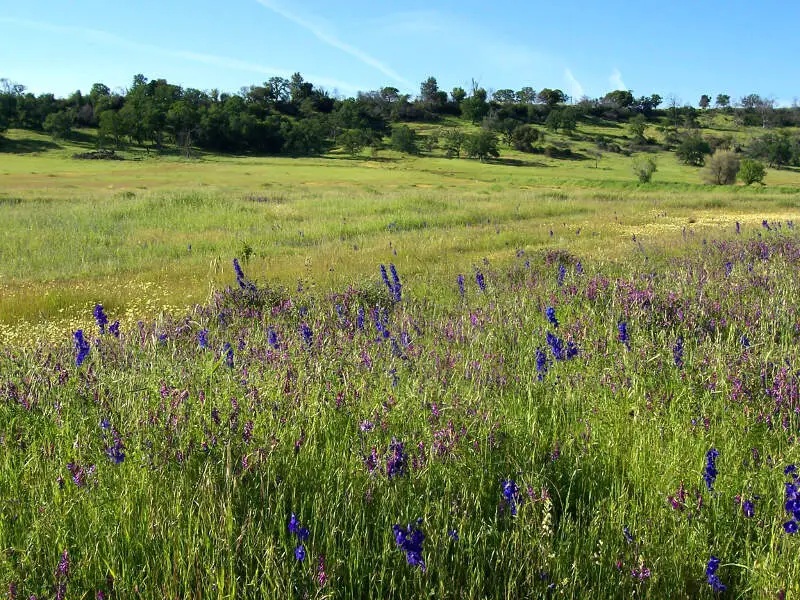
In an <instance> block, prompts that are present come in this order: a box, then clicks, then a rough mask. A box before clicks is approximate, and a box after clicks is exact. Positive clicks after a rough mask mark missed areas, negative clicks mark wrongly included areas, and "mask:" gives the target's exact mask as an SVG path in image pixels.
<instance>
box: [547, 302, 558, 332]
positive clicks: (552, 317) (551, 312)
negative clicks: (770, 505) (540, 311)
mask: <svg viewBox="0 0 800 600" xmlns="http://www.w3.org/2000/svg"><path fill="white" fill-rule="evenodd" d="M544 314H545V315H546V316H547V320H548V321H550V323H551V324H552V325H553V327H558V319H557V318H556V309H555V308H553V307H552V306H548V307H547V308H546V309H545V311H544Z"/></svg>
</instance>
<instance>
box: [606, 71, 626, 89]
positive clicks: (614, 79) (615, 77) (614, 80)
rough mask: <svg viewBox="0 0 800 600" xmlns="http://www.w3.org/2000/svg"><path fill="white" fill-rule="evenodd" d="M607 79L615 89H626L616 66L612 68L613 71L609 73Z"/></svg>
mask: <svg viewBox="0 0 800 600" xmlns="http://www.w3.org/2000/svg"><path fill="white" fill-rule="evenodd" d="M608 81H609V83H610V84H611V85H612V87H613V89H615V90H627V89H628V86H627V85H625V82H624V81H622V73H620V72H619V69H617V68H616V67H615V68H614V72H613V73H611V76H610V77H609V78H608Z"/></svg>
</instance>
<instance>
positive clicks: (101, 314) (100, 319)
mask: <svg viewBox="0 0 800 600" xmlns="http://www.w3.org/2000/svg"><path fill="white" fill-rule="evenodd" d="M94 320H95V321H97V326H98V327H99V328H100V333H105V332H106V325H107V324H108V317H107V316H106V313H105V311H103V305H102V304H96V305H95V307H94Z"/></svg>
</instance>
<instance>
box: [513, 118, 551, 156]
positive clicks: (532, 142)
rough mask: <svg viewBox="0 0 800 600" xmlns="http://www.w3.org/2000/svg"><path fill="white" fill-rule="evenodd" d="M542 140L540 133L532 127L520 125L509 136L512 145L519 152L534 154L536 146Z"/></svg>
mask: <svg viewBox="0 0 800 600" xmlns="http://www.w3.org/2000/svg"><path fill="white" fill-rule="evenodd" d="M543 140H544V136H543V135H542V132H541V131H539V130H538V129H536V128H535V127H534V126H533V125H521V126H519V127H517V128H516V129H514V131H513V133H512V135H511V141H512V145H513V146H514V149H515V150H519V151H520V152H534V151H536V150H537V144H538V143H539V142H541V141H543Z"/></svg>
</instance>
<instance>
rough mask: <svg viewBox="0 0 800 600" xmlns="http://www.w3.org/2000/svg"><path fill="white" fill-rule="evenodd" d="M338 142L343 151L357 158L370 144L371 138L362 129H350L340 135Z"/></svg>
mask: <svg viewBox="0 0 800 600" xmlns="http://www.w3.org/2000/svg"><path fill="white" fill-rule="evenodd" d="M337 141H338V142H339V145H340V146H341V147H342V150H344V151H345V152H346V153H347V154H349V155H350V156H352V157H354V158H355V157H356V156H358V155H359V154H361V151H362V150H363V149H364V147H365V146H366V145H367V143H368V142H369V136H368V135H367V133H366V132H365V131H363V130H361V129H348V130H347V131H343V132H342V133H340V134H339V137H338V138H337Z"/></svg>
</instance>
